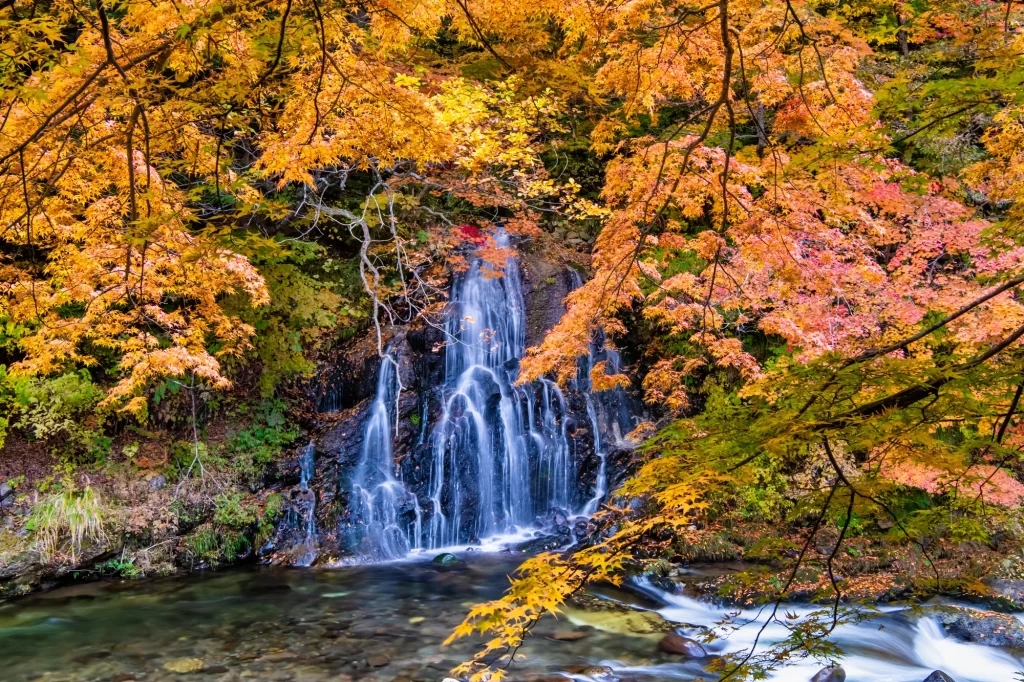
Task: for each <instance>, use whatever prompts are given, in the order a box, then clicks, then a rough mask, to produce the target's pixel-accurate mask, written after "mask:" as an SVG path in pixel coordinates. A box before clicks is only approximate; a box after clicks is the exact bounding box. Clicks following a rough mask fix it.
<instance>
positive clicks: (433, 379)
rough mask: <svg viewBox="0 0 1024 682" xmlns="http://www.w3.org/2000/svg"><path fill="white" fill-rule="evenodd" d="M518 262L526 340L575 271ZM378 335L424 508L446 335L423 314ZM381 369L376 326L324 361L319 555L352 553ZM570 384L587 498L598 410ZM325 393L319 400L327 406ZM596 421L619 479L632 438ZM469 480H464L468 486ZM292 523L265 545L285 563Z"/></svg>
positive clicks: (559, 311)
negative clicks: (354, 491)
mask: <svg viewBox="0 0 1024 682" xmlns="http://www.w3.org/2000/svg"><path fill="white" fill-rule="evenodd" d="M520 268H521V272H522V280H523V294H524V303H525V311H524V312H525V321H526V343H527V346H532V345H535V344H538V343H540V342H541V341H542V340H543V338H544V335H545V334H546V333H547V332H548V331H549V330H550V329H551V328H552V327H553V326H554V325H555V324H557V322H558V321H559V320H560V319H561V317H562V315H563V314H564V312H565V304H564V300H565V297H566V296H567V295H568V293H569V292H570V291H571V289H572V281H573V274H572V273H571V272H570V271H569V270H568V268H567V267H565V266H563V265H560V264H558V263H553V262H551V261H548V260H545V259H544V258H543V257H541V256H539V255H537V254H529V253H527V254H524V255H521V257H520ZM382 339H383V343H384V344H385V346H386V347H387V348H388V350H389V352H391V353H393V354H394V355H395V356H397V357H398V358H399V366H398V376H399V378H400V380H401V386H402V390H401V392H400V394H399V397H398V399H397V408H396V421H395V426H394V430H395V437H394V439H393V455H394V459H395V461H396V463H397V465H398V470H399V472H400V478H401V480H402V481H403V483H404V485H405V487H406V488H407V489H408V490H410V491H411V492H412V493H413V494H414V495H415V496H416V498H417V499H418V501H419V506H420V508H421V510H425V512H429V508H430V504H429V493H428V485H429V482H430V481H429V479H430V472H431V467H432V464H433V459H432V457H433V455H432V452H431V448H430V443H429V433H428V429H427V425H429V424H435V423H436V422H437V419H438V417H439V415H440V412H441V407H442V405H441V401H442V399H443V390H444V383H445V349H444V343H445V334H444V331H443V329H441V328H440V327H439V326H438V325H436V324H428V323H425V322H423V321H418V322H416V323H414V324H413V325H410V326H408V327H404V326H403V327H388V328H385V329H383V330H382ZM379 368H380V356H379V355H378V345H377V335H376V332H375V331H371V333H369V334H367V335H366V336H364V337H362V338H360V339H358V340H356V341H354V342H353V343H351V344H349V345H348V346H347V347H346V348H344V349H343V351H342V352H340V353H339V354H338V356H337V358H336V359H335V360H333V364H332V365H331V366H330V367H325V368H323V371H324V372H326V373H327V374H328V375H329V376H330V377H331V382H332V385H333V386H335V394H334V396H333V397H331V398H330V399H329V400H327V401H326V403H327V406H328V407H338V408H340V409H337V410H335V411H331V412H325V413H322V414H321V416H320V423H319V425H318V428H317V431H316V432H315V436H314V439H313V444H314V446H315V451H316V455H315V462H316V464H315V476H314V479H313V483H312V485H311V488H312V489H313V492H314V493H315V496H316V497H315V499H316V518H317V528H318V537H317V539H316V540H317V543H318V545H319V550H320V554H321V556H332V557H336V556H339V555H343V554H345V552H346V548H345V539H344V535H345V533H344V527H345V526H346V525H347V516H346V510H347V509H348V507H349V505H348V496H349V491H350V490H351V477H352V475H353V472H354V470H355V467H356V464H357V462H358V460H359V457H360V454H361V452H362V448H363V440H364V433H365V429H366V423H367V421H368V419H369V416H370V408H371V405H372V403H373V401H374V399H375V397H374V394H375V387H376V382H377V376H378V371H379ZM564 393H565V400H566V404H567V407H568V415H567V416H566V417H565V431H566V435H567V437H568V440H569V443H570V453H571V455H570V456H571V457H572V458H573V460H574V464H575V469H576V472H577V476H576V480H575V481H574V482H572V485H573V487H574V490H573V496H574V498H575V499H576V500H577V501H578V502H579V503H580V504H581V505H582V503H584V502H586V500H587V499H589V498H590V497H591V496H592V495H593V491H594V489H595V481H596V479H597V477H598V475H599V471H600V469H601V461H600V458H599V457H598V456H597V454H596V453H595V450H594V436H593V434H592V429H593V419H592V418H591V416H590V415H589V414H588V407H587V404H586V398H585V396H584V394H583V393H582V392H581V391H579V390H574V389H571V388H570V389H566V390H565V392H564ZM497 398H498V396H495V399H496V400H497ZM592 399H593V401H594V402H595V403H596V402H600V401H603V400H605V398H603V397H602V396H601V395H600V394H598V395H595V396H592ZM621 400H622V399H620V402H621ZM628 400H629V401H630V405H629V406H628V407H627V409H636V406H637V405H638V403H636V401H634V400H632V399H631V398H629V399H628ZM331 401H333V403H332V402H331ZM324 402H325V401H322V402H321V406H322V407H323V406H324ZM622 408H623V406H622V405H615V406H612V407H609V408H607V409H608V411H609V413H611V411H612V410H620V409H622ZM599 428H600V429H601V430H602V432H603V433H602V434H601V439H602V442H603V443H605V445H606V447H605V448H604V451H605V452H606V458H605V461H606V473H607V478H608V485H609V486H614V485H615V484H617V483H618V482H619V481H620V480H621V478H622V476H623V474H624V472H625V470H626V466H627V464H628V462H629V460H630V453H629V447H628V446H625V445H623V444H621V443H620V444H619V445H616V444H615V443H616V442H618V439H613V435H614V434H613V433H612V428H611V426H610V425H608V424H604V425H599ZM531 473H535V472H531ZM460 475H463V476H471V475H472V472H460ZM469 487H470V486H466V488H467V489H468V488H469ZM307 492H308V491H297V492H296V493H295V494H293V495H291V496H290V499H292V500H294V507H295V514H293V515H292V516H293V517H299V518H301V517H302V514H303V513H304V511H303V509H304V508H305V506H306V505H307V504H308V499H307V498H308V495H307V494H306V493H307ZM286 498H287V496H286ZM288 525H289V524H288V523H285V524H282V526H283V528H282V529H280V531H279V533H278V537H277V538H276V540H275V541H274V542H273V543H272V545H271V547H270V548H268V549H271V550H273V551H274V552H275V553H276V556H277V557H278V559H280V560H283V561H285V562H289V561H292V560H293V559H292V557H294V556H296V555H297V554H298V552H296V551H294V550H292V551H290V550H289V545H296V544H297V543H300V542H301V541H305V540H306V538H305V535H304V534H303V533H300V532H299V530H298V529H297V528H290V527H288ZM292 525H294V524H292Z"/></svg>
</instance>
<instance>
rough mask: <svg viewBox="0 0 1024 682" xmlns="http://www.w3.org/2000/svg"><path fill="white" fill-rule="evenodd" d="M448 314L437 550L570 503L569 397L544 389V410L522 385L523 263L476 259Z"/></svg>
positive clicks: (436, 440) (435, 497)
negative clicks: (498, 267) (499, 266)
mask: <svg viewBox="0 0 1024 682" xmlns="http://www.w3.org/2000/svg"><path fill="white" fill-rule="evenodd" d="M496 239H497V242H498V246H501V247H505V248H507V247H508V238H507V237H506V236H505V235H503V234H500V233H499V234H498V235H497V238H496ZM496 275H497V276H496ZM447 315H448V317H447V320H446V324H445V331H446V337H447V347H446V350H445V386H444V389H443V391H442V406H441V417H440V419H439V420H438V422H437V424H436V425H435V426H434V428H433V429H432V431H431V435H430V437H429V438H430V447H431V452H432V455H433V466H432V468H431V472H430V488H429V490H430V501H431V516H430V524H429V528H428V535H427V539H426V542H427V546H429V547H445V546H450V545H456V544H462V543H466V542H472V541H475V540H478V539H480V538H484V537H488V536H492V535H496V534H500V533H507V532H511V531H513V530H514V529H515V528H517V527H524V526H527V525H530V524H532V522H533V521H534V519H535V518H536V516H537V514H538V513H539V512H540V511H542V510H544V509H546V508H551V507H560V508H567V507H569V505H570V502H571V500H570V493H569V488H570V486H569V481H570V480H571V479H572V473H573V471H572V462H571V461H570V458H569V457H568V451H569V446H568V439H567V437H566V433H565V417H566V414H567V410H566V407H565V400H564V397H563V396H562V395H561V392H560V391H558V390H557V389H554V390H552V389H551V388H550V385H549V384H544V385H543V395H542V399H541V403H540V405H539V412H538V405H537V404H536V397H535V395H534V391H535V390H536V386H526V387H519V386H515V380H516V377H517V376H518V373H519V360H520V359H521V358H522V356H523V350H524V348H525V345H526V315H525V306H524V304H523V291H522V282H521V280H520V276H519V266H518V265H517V264H516V261H515V259H514V258H508V259H507V261H506V262H505V263H504V269H503V271H502V272H501V273H494V272H492V271H491V270H490V268H489V267H488V266H487V265H486V264H485V263H484V262H483V261H482V260H481V259H480V258H479V257H474V258H473V259H472V260H471V262H470V265H469V268H468V269H467V270H466V272H464V273H460V274H457V275H456V276H455V277H454V279H453V282H452V289H451V296H450V300H449V309H448V314H447ZM552 394H554V395H555V396H556V400H555V401H552V399H551V396H552ZM534 481H538V482H542V483H539V484H537V485H534Z"/></svg>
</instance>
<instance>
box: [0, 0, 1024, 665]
mask: <svg viewBox="0 0 1024 682" xmlns="http://www.w3.org/2000/svg"><path fill="white" fill-rule="evenodd" d="M0 8H2V9H0V13H2V14H0V16H2V18H0V60H2V64H3V66H2V69H0V230H2V232H0V323H2V327H0V355H2V357H0V362H2V363H3V367H4V372H3V374H2V376H0V379H2V381H3V384H2V386H0V404H3V405H4V406H5V407H6V408H7V409H6V410H5V411H6V412H8V413H9V417H8V418H3V419H0V438H2V434H6V433H7V431H8V430H17V429H21V430H25V431H33V430H34V431H33V432H34V433H36V434H37V436H38V435H39V434H46V433H50V434H53V433H58V432H70V431H71V430H72V427H71V426H70V425H69V424H67V423H65V422H63V421H58V422H55V421H54V420H53V419H51V420H50V421H45V420H43V419H41V418H40V417H39V416H38V409H36V408H31V409H30V408H29V407H27V406H28V405H29V404H31V405H38V404H40V403H39V401H40V400H46V399H50V398H46V397H45V396H51V397H52V396H54V395H63V396H65V398H63V399H62V400H64V403H62V405H64V406H65V407H67V406H68V405H72V403H73V405H72V407H67V409H66V410H65V412H64V413H63V414H83V413H89V414H91V415H94V416H98V417H99V418H100V420H101V421H102V422H103V423H106V424H127V423H132V424H137V425H139V424H141V425H145V424H147V423H151V422H152V421H153V420H154V419H157V418H159V415H157V414H156V412H157V411H158V410H159V409H160V408H159V405H160V403H161V400H162V399H163V397H164V396H165V394H166V392H167V391H169V390H170V391H176V390H177V387H178V386H187V387H192V388H195V387H196V386H202V387H203V388H204V390H209V391H213V392H216V391H220V392H228V391H230V390H231V388H232V386H235V385H238V384H240V383H242V384H246V385H249V384H252V385H255V386H256V387H257V389H258V391H260V392H262V394H263V395H265V396H274V395H277V396H283V395H286V394H288V391H289V390H291V388H293V387H294V385H295V382H301V381H302V380H305V379H308V378H309V376H310V375H311V374H312V372H313V370H314V369H315V367H316V362H317V360H318V358H319V353H321V352H323V351H324V350H325V349H326V348H327V347H328V346H330V344H331V343H334V342H336V341H337V340H338V338H339V336H342V337H344V336H346V335H347V336H351V335H353V334H355V333H356V331H363V330H367V329H369V330H378V332H377V333H378V334H379V329H380V325H385V324H391V323H395V322H409V321H411V320H415V319H418V318H424V317H430V316H434V315H437V314H438V312H439V311H440V310H441V309H442V307H443V305H444V298H445V283H446V282H447V279H448V277H449V274H450V273H451V272H452V271H453V270H458V269H460V268H464V267H465V256H464V253H465V249H464V248H463V247H464V245H465V243H466V242H470V243H473V244H475V245H477V246H478V247H479V249H480V251H481V253H483V254H484V256H485V257H486V258H487V260H488V261H489V262H493V263H494V264H495V269H496V270H500V264H501V263H502V262H503V261H504V259H505V258H506V257H507V253H505V252H504V249H501V248H499V247H498V246H497V243H496V242H495V241H494V240H493V239H491V238H490V235H491V234H492V232H493V230H494V229H495V228H496V227H497V226H501V227H502V228H503V229H504V230H506V231H507V232H508V233H510V234H512V235H513V236H514V237H515V238H516V239H520V240H523V241H531V242H533V243H537V244H541V245H544V246H545V247H546V248H548V249H550V250H551V252H552V253H557V254H559V256H560V257H561V258H563V259H564V260H565V261H567V262H572V263H575V264H577V265H579V266H581V267H582V268H583V269H585V270H586V271H587V276H586V278H585V279H586V281H585V283H584V284H583V285H582V286H581V287H579V288H578V289H576V290H575V291H573V292H572V293H571V294H570V296H569V298H568V299H567V313H566V314H565V316H564V317H563V318H562V320H561V322H560V323H559V324H558V325H557V326H555V328H554V329H552V330H551V331H550V332H549V333H548V335H547V336H546V338H545V339H544V340H543V342H542V343H540V344H539V345H538V346H537V347H535V348H532V349H530V351H529V352H528V355H527V357H526V358H524V360H523V363H522V374H521V376H520V380H521V381H524V382H525V381H530V380H533V379H538V378H541V377H548V378H553V379H555V380H557V381H560V382H562V383H565V382H568V381H570V380H572V378H573V377H574V376H576V373H577V372H578V368H579V360H580V358H581V357H583V356H585V355H587V353H588V352H589V348H590V344H591V342H592V339H593V338H594V335H595V334H598V333H601V334H607V335H608V339H609V345H611V346H615V345H618V346H621V347H623V348H624V349H626V348H627V347H629V351H630V352H629V353H628V354H627V355H628V357H630V359H631V368H630V370H631V372H632V374H631V376H626V375H625V374H620V373H617V372H618V370H613V369H612V368H609V367H606V366H605V365H604V364H602V363H598V364H597V365H595V367H594V368H593V371H592V376H591V378H592V381H593V386H594V387H595V388H597V389H601V388H604V389H611V388H614V387H617V386H628V385H629V384H630V382H631V381H633V378H632V377H635V378H636V381H637V383H638V386H637V387H638V389H639V390H640V391H641V392H642V395H643V399H644V400H645V401H646V402H647V404H648V406H649V408H650V410H651V414H652V415H654V417H653V419H652V421H649V422H645V423H643V424H640V425H639V426H638V428H637V430H636V431H635V432H634V433H633V434H632V436H633V438H634V439H635V440H637V441H644V444H643V445H642V446H641V449H640V451H639V453H640V454H639V455H638V462H637V466H638V469H637V472H636V474H635V476H633V477H632V478H631V479H630V480H628V481H627V482H626V484H625V485H624V487H623V488H622V489H621V490H619V491H618V493H616V497H615V501H613V502H611V503H609V504H608V505H605V507H604V508H603V511H602V512H601V513H600V517H599V519H600V521H601V523H602V524H604V532H603V533H602V534H600V536H599V537H598V538H596V539H595V541H594V542H593V543H592V544H591V545H590V546H588V547H585V548H584V549H581V550H579V551H577V552H575V553H570V554H557V555H556V554H543V555H540V556H538V557H535V558H533V559H530V560H529V561H528V562H527V563H526V564H525V565H524V567H523V569H522V570H521V572H520V573H519V574H518V578H517V580H516V581H515V582H514V583H513V586H512V588H511V590H510V591H509V593H508V594H507V596H506V597H505V598H503V599H502V600H499V601H497V602H492V603H489V604H485V605H481V606H479V607H476V608H475V609H474V610H473V611H472V612H471V613H470V615H469V616H468V618H467V620H466V622H465V624H464V625H463V626H462V627H461V628H460V629H459V630H458V631H457V633H456V635H465V634H469V633H471V632H484V633H490V636H492V637H493V639H491V640H490V641H489V643H488V644H487V650H486V651H485V652H483V653H482V654H481V656H480V657H479V658H478V659H477V660H476V661H475V662H473V663H470V664H468V665H467V666H466V667H465V668H464V669H463V670H462V672H463V673H466V674H475V675H477V676H479V678H480V679H484V676H492V677H490V678H489V679H495V678H494V677H493V676H494V675H499V674H500V666H501V665H502V664H503V662H506V661H507V658H508V657H509V656H513V655H515V652H516V651H517V650H518V648H519V646H520V645H521V644H522V643H523V640H524V637H525V636H526V633H527V632H528V630H529V628H530V627H531V626H532V624H533V623H535V622H536V621H537V619H538V618H540V616H542V615H543V614H544V613H545V612H547V611H549V610H551V609H557V608H558V607H559V606H560V605H561V604H563V603H564V601H565V599H567V598H568V597H569V596H570V595H571V594H572V593H573V592H574V591H576V590H578V589H579V588H580V587H581V586H582V585H583V584H585V583H587V582H593V581H601V580H610V581H613V582H614V581H618V580H621V578H622V577H623V576H624V575H625V574H626V573H627V572H629V571H636V570H643V569H644V568H645V567H646V566H647V565H648V564H650V563H651V562H653V561H654V560H656V559H657V557H659V556H662V555H663V553H664V552H665V551H666V548H667V547H669V546H670V545H671V544H672V543H673V542H676V541H677V540H678V539H679V538H685V537H687V534H688V533H689V532H690V531H691V530H692V529H693V528H694V526H695V522H700V523H706V522H708V520H709V519H715V518H719V517H721V516H722V515H725V514H729V513H739V512H738V511H737V510H739V511H742V512H743V513H745V514H755V515H757V514H759V515H760V516H761V517H763V518H770V517H773V516H775V517H780V518H781V517H785V518H788V519H790V520H793V519H796V520H797V521H799V522H800V523H801V524H802V529H803V531H802V535H801V537H799V538H797V539H796V540H795V541H794V542H793V543H792V546H787V547H777V548H774V549H772V550H771V551H773V552H775V554H774V555H773V556H775V558H777V559H779V560H780V561H783V560H784V563H785V566H786V567H787V572H788V571H789V568H790V566H792V573H786V572H784V573H783V577H785V576H786V575H787V574H788V575H789V580H788V582H787V581H786V580H783V581H782V583H781V584H779V585H778V586H777V588H776V589H775V592H774V593H773V596H776V597H778V598H779V599H781V598H782V597H783V596H785V594H786V593H787V591H788V590H789V587H790V584H791V583H792V582H793V579H794V578H793V577H794V576H795V575H796V573H797V568H798V567H799V566H800V564H801V562H802V561H804V560H805V559H809V555H808V548H809V547H810V546H811V545H812V544H813V542H814V540H815V538H816V537H818V533H819V532H820V531H822V530H823V529H824V528H825V527H826V526H829V527H831V528H833V529H834V530H835V531H836V532H835V537H834V538H833V540H834V543H833V547H834V549H831V550H830V551H829V552H826V553H825V554H823V555H822V556H820V557H819V560H820V563H821V565H823V566H824V567H825V569H826V577H825V579H824V584H825V585H826V588H825V589H826V592H827V596H828V601H829V603H828V606H827V608H824V609H823V611H822V612H821V614H819V616H820V617H818V618H816V619H815V618H812V619H809V620H808V621H807V622H806V624H805V626H804V627H803V629H795V630H794V634H793V637H792V638H791V641H789V642H787V646H788V647H789V648H788V649H787V650H786V651H787V653H786V654H785V655H783V654H780V653H778V652H777V651H776V652H773V653H765V654H763V655H759V656H749V657H748V658H747V659H746V660H737V661H731V660H727V659H723V663H722V666H723V672H725V671H728V674H731V675H737V676H741V675H752V674H759V673H761V672H763V671H764V670H765V669H767V668H770V667H772V666H773V665H778V664H780V661H782V660H784V659H785V657H786V656H791V655H818V654H821V653H822V651H824V649H823V647H827V643H826V642H827V635H828V634H829V633H830V632H831V630H832V629H834V628H835V627H836V624H837V623H838V622H839V621H840V619H841V618H842V617H843V608H842V607H841V604H842V603H843V602H844V600H845V595H844V588H843V586H842V581H840V580H838V579H837V577H836V574H837V570H835V569H836V565H837V562H839V561H841V560H842V554H841V552H840V547H841V545H842V543H843V542H844V540H845V539H847V538H848V537H850V535H851V534H852V533H853V532H854V531H855V530H856V526H857V524H858V523H859V522H860V521H861V520H863V519H865V518H878V519H884V520H885V521H886V523H887V524H888V525H889V527H891V528H893V529H894V530H893V534H894V535H897V534H898V535H899V536H900V537H901V538H902V540H900V541H901V542H904V544H905V545H906V547H907V548H908V552H910V554H911V556H912V563H913V568H914V569H915V570H918V571H919V573H920V576H921V577H920V579H919V580H918V587H919V589H921V590H923V591H929V590H930V591H932V592H943V591H953V592H969V591H972V590H974V591H977V590H980V589H981V587H979V583H978V581H977V580H976V578H977V577H978V576H977V575H974V574H971V573H970V571H969V570H967V569H966V568H965V567H964V566H963V565H961V564H956V563H955V562H947V563H946V564H942V562H941V561H939V557H938V556H935V557H933V555H939V554H941V553H942V547H943V543H947V544H948V545H949V546H956V545H958V544H962V543H964V542H981V543H988V542H992V541H993V540H992V538H993V537H994V536H995V534H997V533H1006V532H1009V531H1008V529H1016V528H1017V526H1018V524H1019V521H1020V519H1019V518H1018V507H1019V505H1020V503H1021V501H1022V500H1024V486H1022V485H1021V483H1020V482H1019V479H1020V477H1021V474H1022V473H1024V461H1022V460H1021V455H1020V446H1021V442H1022V437H1024V435H1022V434H1021V432H1020V430H1019V429H1018V424H1017V411H1018V408H1019V403H1020V398H1021V395H1022V392H1024V379H1022V377H1024V350H1022V346H1021V344H1020V338H1021V337H1022V336H1024V306H1022V304H1021V301H1020V294H1019V291H1018V289H1017V287H1018V286H1019V285H1020V284H1022V283H1024V3H1015V2H1012V1H1010V0H999V1H994V0H933V1H929V2H920V1H910V2H902V1H899V2H892V1H891V0H887V1H886V2H875V1H873V0H866V1H857V2H844V1H843V0H824V1H818V0H718V1H716V2H703V1H690V0H659V1H654V0H628V1H626V2H607V3H602V2H593V1H591V0H562V1H560V2H546V1H544V0H520V1H518V2H509V1H507V0H488V1H486V2H485V1H483V0H417V1H416V2H410V1H407V0H383V1H377V0H368V1H361V2H349V1H347V0H238V1H234V2H222V1H219V0H209V1H207V0H189V1H183V0H120V1H109V0H102V1H99V2H97V1H93V0H90V1H88V2H67V1H65V0H53V1H47V0H4V1H3V2H0ZM569 231H572V232H573V233H574V234H580V235H583V236H592V237H593V240H592V241H593V244H592V247H591V245H590V244H588V243H587V240H586V239H577V240H576V242H578V243H576V244H571V243H568V242H566V240H565V239H564V237H565V235H566V234H567V233H568V232H569ZM496 275H500V273H497V272H496ZM379 343H380V341H379V339H378V344H379ZM254 367H255V368H257V369H255V370H254V369H253V368H254ZM254 374H255V375H258V379H253V376H254ZM55 382H61V383H60V384H56V383H55ZM169 387H170V388H169ZM26 396H44V397H43V398H38V397H29V398H26ZM67 396H71V397H70V398H69V397H67ZM76 401H77V402H76ZM33 409H36V411H35V412H33ZM75 410H78V412H75ZM191 410H192V411H191V418H192V420H193V423H194V420H195V418H196V413H195V405H194V400H193V405H192V407H191ZM62 419H63V418H62ZM71 421H74V420H73V419H72V420H71ZM82 447H86V446H84V445H83V446H82ZM88 447H91V446H88ZM196 448H197V450H196V452H197V453H198V445H197V446H196ZM812 470H813V475H811V474H807V472H808V471H812ZM798 474H799V475H805V474H807V475H808V476H809V480H808V481H807V486H806V488H807V489H806V491H805V494H804V495H803V496H801V497H800V498H799V500H798V501H796V502H794V501H793V500H792V499H791V498H787V497H786V496H784V495H782V494H781V493H780V492H778V491H779V490H781V488H782V486H783V484H784V481H786V480H790V479H792V478H793V477H794V476H797V475H798ZM908 488H915V489H920V490H924V491H926V492H927V493H929V494H930V495H931V496H932V498H931V501H930V502H929V504H928V506H927V508H926V509H923V510H922V509H917V510H913V511H914V512H915V513H913V514H912V513H910V511H908V509H907V508H906V505H905V504H904V503H905V501H906V500H905V498H904V497H901V494H902V493H903V492H904V491H905V490H906V489H908ZM766 491H767V492H766ZM772 491H775V493H772ZM638 501H639V502H638ZM752 509H753V511H751V510H752ZM1014 532H1016V531H1014ZM776 608H777V607H776Z"/></svg>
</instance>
